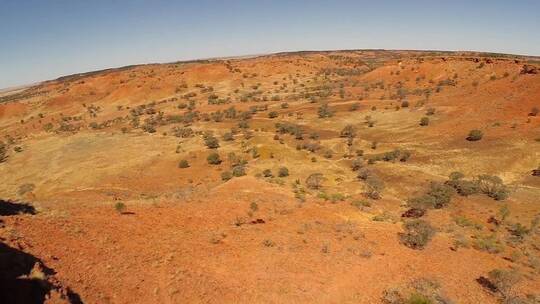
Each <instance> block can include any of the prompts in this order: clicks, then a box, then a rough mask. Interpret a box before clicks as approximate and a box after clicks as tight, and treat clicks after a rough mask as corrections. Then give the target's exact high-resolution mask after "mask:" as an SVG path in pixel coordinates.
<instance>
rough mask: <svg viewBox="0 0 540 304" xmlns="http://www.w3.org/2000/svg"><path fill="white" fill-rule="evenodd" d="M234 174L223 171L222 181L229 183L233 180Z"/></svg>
mask: <svg viewBox="0 0 540 304" xmlns="http://www.w3.org/2000/svg"><path fill="white" fill-rule="evenodd" d="M232 177H233V176H232V173H231V171H223V172H221V180H223V181H228V180H230V179H231V178H232Z"/></svg>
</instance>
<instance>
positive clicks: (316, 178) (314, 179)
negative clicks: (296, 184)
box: [306, 173, 324, 190]
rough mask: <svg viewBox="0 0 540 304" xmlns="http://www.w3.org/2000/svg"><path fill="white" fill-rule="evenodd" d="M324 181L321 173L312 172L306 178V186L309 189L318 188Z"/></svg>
mask: <svg viewBox="0 0 540 304" xmlns="http://www.w3.org/2000/svg"><path fill="white" fill-rule="evenodd" d="M323 181H324V176H323V175H322V173H313V174H311V175H310V176H308V177H307V178H306V186H307V187H308V188H309V189H314V190H317V189H320V188H321V187H322V182H323Z"/></svg>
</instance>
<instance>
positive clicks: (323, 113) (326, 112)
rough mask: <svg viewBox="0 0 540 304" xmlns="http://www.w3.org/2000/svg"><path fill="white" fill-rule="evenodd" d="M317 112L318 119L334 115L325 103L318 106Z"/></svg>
mask: <svg viewBox="0 0 540 304" xmlns="http://www.w3.org/2000/svg"><path fill="white" fill-rule="evenodd" d="M317 112H318V114H319V118H327V117H332V116H333V115H334V112H333V111H331V110H330V109H329V108H328V104H326V103H325V104H323V105H322V106H320V107H319V109H318V111H317Z"/></svg>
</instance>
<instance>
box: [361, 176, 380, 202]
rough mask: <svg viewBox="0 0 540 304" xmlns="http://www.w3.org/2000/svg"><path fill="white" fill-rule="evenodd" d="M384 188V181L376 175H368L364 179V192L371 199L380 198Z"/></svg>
mask: <svg viewBox="0 0 540 304" xmlns="http://www.w3.org/2000/svg"><path fill="white" fill-rule="evenodd" d="M383 190H384V182H383V181H382V180H381V179H380V178H379V177H377V176H376V175H371V176H368V177H367V178H366V180H365V191H366V192H365V193H366V195H367V197H369V198H371V199H380V198H381V192H382V191H383Z"/></svg>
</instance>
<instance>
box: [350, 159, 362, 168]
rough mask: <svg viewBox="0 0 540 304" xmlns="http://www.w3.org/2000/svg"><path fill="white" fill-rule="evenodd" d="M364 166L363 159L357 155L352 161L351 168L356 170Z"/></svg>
mask: <svg viewBox="0 0 540 304" xmlns="http://www.w3.org/2000/svg"><path fill="white" fill-rule="evenodd" d="M362 167H364V159H363V158H362V157H357V158H355V159H354V160H353V161H352V164H351V170H353V171H358V170H360V169H361V168H362Z"/></svg>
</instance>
